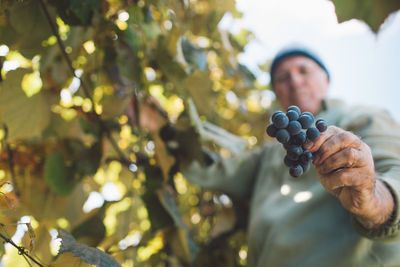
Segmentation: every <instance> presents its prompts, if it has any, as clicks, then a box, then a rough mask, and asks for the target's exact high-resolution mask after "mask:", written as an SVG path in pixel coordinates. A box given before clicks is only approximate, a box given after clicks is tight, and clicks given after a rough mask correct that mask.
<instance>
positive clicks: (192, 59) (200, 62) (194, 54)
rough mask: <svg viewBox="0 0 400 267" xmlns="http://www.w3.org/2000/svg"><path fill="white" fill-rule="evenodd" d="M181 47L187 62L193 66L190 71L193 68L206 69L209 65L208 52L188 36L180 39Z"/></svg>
mask: <svg viewBox="0 0 400 267" xmlns="http://www.w3.org/2000/svg"><path fill="white" fill-rule="evenodd" d="M179 44H180V49H182V53H183V57H184V60H185V62H182V63H186V64H185V65H189V66H190V67H191V70H190V72H192V70H193V69H196V68H197V69H199V70H205V69H206V67H207V54H206V52H205V51H204V50H203V49H200V48H198V47H196V46H194V45H193V44H192V43H191V42H190V41H189V40H187V39H186V38H181V39H180V42H179Z"/></svg>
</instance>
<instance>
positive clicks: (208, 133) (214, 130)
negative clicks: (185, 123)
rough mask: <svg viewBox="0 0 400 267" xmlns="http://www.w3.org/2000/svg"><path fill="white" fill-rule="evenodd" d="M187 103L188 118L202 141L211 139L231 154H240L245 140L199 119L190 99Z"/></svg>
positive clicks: (245, 145) (245, 143) (245, 146)
mask: <svg viewBox="0 0 400 267" xmlns="http://www.w3.org/2000/svg"><path fill="white" fill-rule="evenodd" d="M188 105H189V114H190V120H191V122H192V123H193V125H194V127H195V128H196V130H197V132H198V133H199V135H200V137H201V139H202V140H203V141H212V142H214V143H215V144H217V145H219V146H221V147H223V148H225V149H227V150H228V151H229V152H231V153H232V154H233V155H241V154H242V153H243V152H244V151H245V149H246V148H247V146H248V143H247V141H246V140H244V139H243V138H240V137H238V136H236V135H233V134H231V133H229V132H228V131H226V130H224V129H222V128H220V127H218V126H216V125H214V124H212V123H209V122H203V121H201V120H200V117H199V114H198V112H197V109H196V106H195V104H194V103H193V100H192V99H189V100H188Z"/></svg>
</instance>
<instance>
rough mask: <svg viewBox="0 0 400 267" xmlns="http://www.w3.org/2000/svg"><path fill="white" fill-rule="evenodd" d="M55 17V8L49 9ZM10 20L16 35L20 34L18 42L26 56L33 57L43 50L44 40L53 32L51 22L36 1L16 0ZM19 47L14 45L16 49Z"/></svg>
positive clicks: (11, 10)
mask: <svg viewBox="0 0 400 267" xmlns="http://www.w3.org/2000/svg"><path fill="white" fill-rule="evenodd" d="M48 11H49V14H50V16H51V17H54V12H53V9H51V8H50V9H48ZM9 14H10V17H9V21H10V24H11V27H12V29H13V30H15V32H14V35H17V36H19V41H18V42H17V43H16V45H17V46H18V49H19V51H20V52H21V53H22V54H23V55H24V56H26V57H33V56H35V55H37V54H38V53H40V52H41V51H42V50H43V46H42V41H43V40H46V39H47V38H49V37H50V35H51V34H52V32H51V28H50V26H49V23H48V21H47V19H46V17H45V15H44V13H43V11H42V9H41V7H40V5H39V4H38V3H36V1H32V0H31V1H16V2H15V4H14V5H13V6H12V8H11V9H10V13H9ZM15 48H17V47H14V49H15Z"/></svg>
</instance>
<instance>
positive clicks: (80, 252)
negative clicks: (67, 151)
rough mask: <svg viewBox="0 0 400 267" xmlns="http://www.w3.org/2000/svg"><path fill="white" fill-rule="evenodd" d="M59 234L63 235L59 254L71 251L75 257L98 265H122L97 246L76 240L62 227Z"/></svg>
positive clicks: (102, 266)
mask: <svg viewBox="0 0 400 267" xmlns="http://www.w3.org/2000/svg"><path fill="white" fill-rule="evenodd" d="M59 235H60V237H61V248H60V251H59V255H62V254H64V253H67V252H71V253H72V254H74V256H75V257H79V258H81V259H82V260H83V261H85V262H87V263H90V264H93V265H95V266H97V267H121V265H120V264H119V263H118V262H116V261H115V260H114V259H113V258H112V257H111V256H110V255H108V254H107V253H105V252H103V251H101V250H99V249H97V248H93V247H89V246H87V245H84V244H80V243H78V242H76V240H75V238H74V237H73V236H72V235H71V234H70V233H68V232H67V231H65V230H63V229H60V230H59Z"/></svg>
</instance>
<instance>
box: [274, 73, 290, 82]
mask: <svg viewBox="0 0 400 267" xmlns="http://www.w3.org/2000/svg"><path fill="white" fill-rule="evenodd" d="M288 79H289V75H288V74H282V75H277V76H276V81H277V82H284V81H287V80H288Z"/></svg>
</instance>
